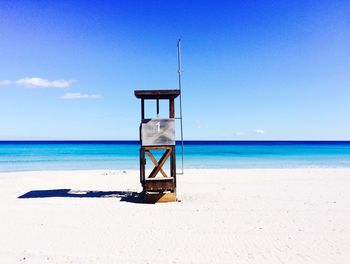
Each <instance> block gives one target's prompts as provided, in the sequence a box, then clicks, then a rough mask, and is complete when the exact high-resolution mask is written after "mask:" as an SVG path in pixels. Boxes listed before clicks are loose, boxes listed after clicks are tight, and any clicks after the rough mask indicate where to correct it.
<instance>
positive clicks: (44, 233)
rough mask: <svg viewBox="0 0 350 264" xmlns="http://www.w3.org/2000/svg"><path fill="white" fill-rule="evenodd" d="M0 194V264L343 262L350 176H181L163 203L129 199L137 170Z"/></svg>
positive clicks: (26, 178)
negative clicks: (174, 196) (173, 197)
mask: <svg viewBox="0 0 350 264" xmlns="http://www.w3.org/2000/svg"><path fill="white" fill-rule="evenodd" d="M0 186H1V191H0V212H1V217H0V263H259V264H261V263H298V264H300V263H337V264H341V263H344V264H345V263H349V262H350V191H349V190H350V169H340V168H339V169H331V168H330V169H319V168H310V169H230V170H225V169H222V170H187V171H186V174H185V175H180V176H178V198H180V199H181V202H175V203H162V204H160V203H159V204H141V203H137V200H136V199H133V196H132V195H134V193H133V192H139V191H141V185H140V184H139V176H138V171H125V172H123V171H43V172H15V173H0ZM125 192H127V193H125ZM18 197H22V198H18Z"/></svg>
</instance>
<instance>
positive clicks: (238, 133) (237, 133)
mask: <svg viewBox="0 0 350 264" xmlns="http://www.w3.org/2000/svg"><path fill="white" fill-rule="evenodd" d="M235 135H236V136H242V135H243V133H242V132H236V133H235Z"/></svg>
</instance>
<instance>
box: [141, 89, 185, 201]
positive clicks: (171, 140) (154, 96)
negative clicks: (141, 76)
mask: <svg viewBox="0 0 350 264" xmlns="http://www.w3.org/2000/svg"><path fill="white" fill-rule="evenodd" d="M134 93H135V96H136V97H137V98H139V99H141V124H140V144H141V146H140V181H141V184H142V187H143V195H144V199H145V201H147V202H172V201H176V156H175V98H176V97H178V96H179V95H180V90H135V91H134ZM145 100H156V104H157V117H156V118H151V119H149V118H148V119H147V118H145ZM159 100H168V101H169V118H159ZM159 150H160V151H162V150H164V153H163V154H162V156H161V158H160V159H159V160H157V159H156V158H155V157H154V156H153V154H152V152H151V151H159ZM146 155H147V156H146ZM147 157H148V158H149V160H150V161H151V162H152V163H153V165H154V168H153V170H152V171H151V173H150V174H148V175H146V168H145V167H146V166H145V165H146V160H147V159H146V158H147ZM168 159H170V173H169V175H167V174H166V173H165V171H164V170H163V166H164V164H165V162H166V161H167V160H168Z"/></svg>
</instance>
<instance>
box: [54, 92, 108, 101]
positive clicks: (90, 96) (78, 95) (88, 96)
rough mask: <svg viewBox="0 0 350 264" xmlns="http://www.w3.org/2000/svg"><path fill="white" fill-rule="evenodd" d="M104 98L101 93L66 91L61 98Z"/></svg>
mask: <svg viewBox="0 0 350 264" xmlns="http://www.w3.org/2000/svg"><path fill="white" fill-rule="evenodd" d="M100 98H102V96H101V95H99V94H82V93H65V94H64V95H62V96H61V99H66V100H71V99H100Z"/></svg>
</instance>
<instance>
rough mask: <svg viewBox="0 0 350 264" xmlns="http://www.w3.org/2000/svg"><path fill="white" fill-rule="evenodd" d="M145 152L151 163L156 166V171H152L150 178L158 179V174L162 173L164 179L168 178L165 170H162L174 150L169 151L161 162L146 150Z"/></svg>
mask: <svg viewBox="0 0 350 264" xmlns="http://www.w3.org/2000/svg"><path fill="white" fill-rule="evenodd" d="M145 152H146V153H147V155H148V157H149V158H150V159H151V161H152V162H153V164H154V166H155V167H154V169H153V170H152V172H151V174H150V175H149V176H148V178H154V177H156V175H157V174H158V172H160V173H161V174H162V175H163V176H164V177H168V176H167V175H166V173H165V172H164V170H163V169H162V167H163V165H164V163H165V162H166V160H167V159H168V157H169V156H170V154H171V152H172V150H171V149H167V150H166V151H165V152H164V154H163V156H162V157H161V158H160V160H159V161H157V160H156V159H155V158H154V156H153V155H152V153H151V152H150V151H149V150H145Z"/></svg>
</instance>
